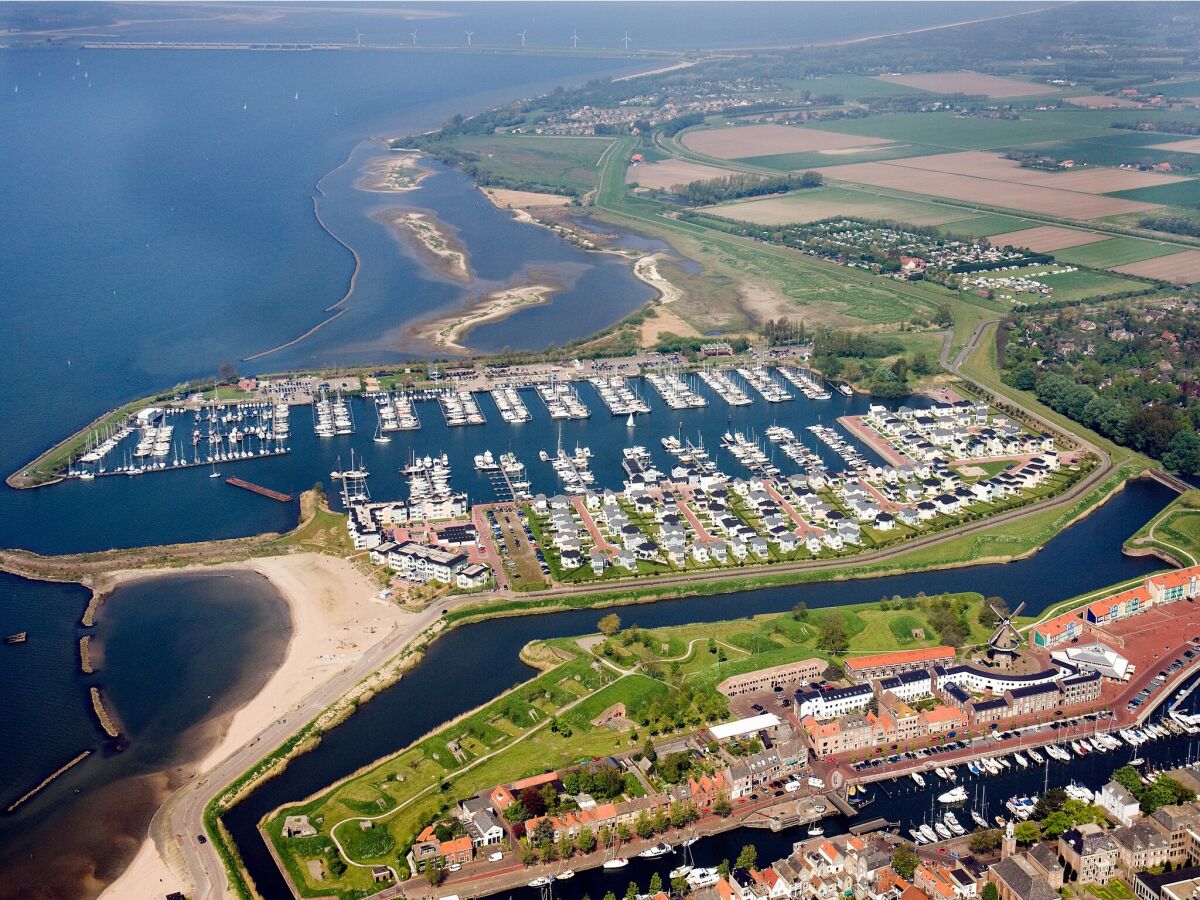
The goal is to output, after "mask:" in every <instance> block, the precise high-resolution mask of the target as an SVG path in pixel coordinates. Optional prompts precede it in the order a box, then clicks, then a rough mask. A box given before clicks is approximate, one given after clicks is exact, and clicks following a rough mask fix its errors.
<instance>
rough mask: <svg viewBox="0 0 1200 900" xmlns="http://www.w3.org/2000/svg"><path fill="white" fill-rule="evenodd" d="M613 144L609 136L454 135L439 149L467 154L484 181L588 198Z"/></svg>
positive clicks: (437, 146) (440, 145)
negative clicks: (495, 181)
mask: <svg viewBox="0 0 1200 900" xmlns="http://www.w3.org/2000/svg"><path fill="white" fill-rule="evenodd" d="M612 143H613V139H612V138H608V137H559V136H555V135H516V134H491V135H471V136H466V137H456V138H454V139H452V140H449V141H444V142H440V143H439V144H437V145H436V147H435V149H437V148H440V147H448V148H450V149H452V150H455V151H457V152H460V153H464V154H469V155H470V160H471V164H472V165H474V166H475V167H476V168H477V169H478V171H479V172H480V173H481V174H482V175H483V176H484V177H485V180H486V178H488V177H491V178H493V179H498V180H500V181H503V182H507V183H510V184H511V185H512V186H514V187H515V186H518V185H528V186H529V187H530V189H534V188H540V189H542V190H547V191H559V192H567V193H575V194H584V193H586V192H588V191H590V190H592V189H593V188H594V187H595V186H596V181H597V179H598V177H599V162H600V157H601V156H602V155H603V154H604V151H605V150H607V149H608V148H609V146H610V145H611V144H612Z"/></svg>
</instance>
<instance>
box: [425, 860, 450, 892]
mask: <svg viewBox="0 0 1200 900" xmlns="http://www.w3.org/2000/svg"><path fill="white" fill-rule="evenodd" d="M425 880H426V881H428V882H429V884H430V886H431V887H437V886H438V885H439V884H441V883H442V882H443V881H445V880H446V860H445V859H443V858H442V857H440V856H437V857H434V858H433V859H431V860H429V862H427V863H425Z"/></svg>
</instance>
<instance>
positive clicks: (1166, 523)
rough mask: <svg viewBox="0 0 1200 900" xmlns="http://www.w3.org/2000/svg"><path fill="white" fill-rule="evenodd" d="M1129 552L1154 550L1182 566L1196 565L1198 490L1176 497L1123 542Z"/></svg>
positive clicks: (1199, 555)
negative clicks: (1162, 552) (1143, 549)
mask: <svg viewBox="0 0 1200 900" xmlns="http://www.w3.org/2000/svg"><path fill="white" fill-rule="evenodd" d="M1125 546H1126V547H1127V548H1130V549H1137V548H1145V547H1158V548H1160V549H1162V550H1164V551H1166V552H1167V553H1168V554H1170V555H1171V556H1173V557H1174V558H1175V559H1177V560H1179V561H1180V562H1181V563H1183V564H1184V565H1196V564H1197V563H1198V562H1200V491H1194V490H1193V491H1188V492H1187V493H1186V494H1180V495H1179V496H1178V497H1176V498H1175V499H1174V500H1172V501H1171V503H1170V504H1169V505H1168V506H1167V507H1166V508H1165V509H1164V510H1163V511H1162V512H1160V513H1159V514H1158V515H1157V516H1155V517H1154V518H1153V519H1151V520H1150V521H1149V522H1147V523H1146V524H1145V525H1143V526H1142V527H1141V528H1139V529H1138V530H1137V531H1135V532H1134V533H1133V535H1131V536H1130V538H1129V540H1127V541H1126V542H1125Z"/></svg>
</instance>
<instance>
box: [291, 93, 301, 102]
mask: <svg viewBox="0 0 1200 900" xmlns="http://www.w3.org/2000/svg"><path fill="white" fill-rule="evenodd" d="M292 99H293V100H299V99H300V92H299V91H296V96H294V97H293V98H292Z"/></svg>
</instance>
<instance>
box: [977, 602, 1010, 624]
mask: <svg viewBox="0 0 1200 900" xmlns="http://www.w3.org/2000/svg"><path fill="white" fill-rule="evenodd" d="M992 607H995V608H996V611H998V612H999V613H1000V615H1003V616H1007V615H1008V612H1009V609H1008V604H1007V603H1005V602H1004V598H1003V597H988V598H987V599H986V600H984V601H983V605H982V606H981V607H980V608H979V624H980V625H982V626H983V627H984V628H995V627H996V626H997V625H999V624H1000V616H997V615H996V612H994V611H993V610H992Z"/></svg>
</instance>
